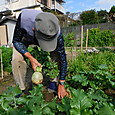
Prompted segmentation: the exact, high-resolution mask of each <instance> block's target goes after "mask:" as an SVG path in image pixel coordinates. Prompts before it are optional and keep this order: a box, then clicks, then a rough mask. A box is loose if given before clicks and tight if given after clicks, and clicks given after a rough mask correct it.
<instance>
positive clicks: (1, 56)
mask: <svg viewBox="0 0 115 115" xmlns="http://www.w3.org/2000/svg"><path fill="white" fill-rule="evenodd" d="M0 53H1V75H2V79H3V64H2V50H1V51H0Z"/></svg>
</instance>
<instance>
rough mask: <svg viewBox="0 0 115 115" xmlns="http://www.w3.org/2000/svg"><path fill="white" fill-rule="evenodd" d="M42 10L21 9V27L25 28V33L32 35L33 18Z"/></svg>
mask: <svg viewBox="0 0 115 115" xmlns="http://www.w3.org/2000/svg"><path fill="white" fill-rule="evenodd" d="M42 12H43V11H40V10H33V9H23V10H22V13H21V28H23V29H25V30H26V32H27V34H29V35H30V36H32V37H33V36H34V33H33V30H32V28H34V27H35V26H34V22H35V18H36V16H37V15H38V14H39V13H42Z"/></svg>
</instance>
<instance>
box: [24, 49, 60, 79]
mask: <svg viewBox="0 0 115 115" xmlns="http://www.w3.org/2000/svg"><path fill="white" fill-rule="evenodd" d="M28 51H29V52H30V53H31V54H32V55H33V56H34V58H35V59H37V60H38V62H39V63H41V64H42V65H43V73H44V74H45V76H46V77H50V78H51V79H53V78H56V77H57V76H58V74H59V70H58V64H57V62H55V61H54V60H52V59H51V56H50V53H48V52H45V51H43V50H42V49H41V48H40V47H35V48H32V47H28ZM26 61H27V63H28V65H29V66H31V64H30V60H29V59H26Z"/></svg>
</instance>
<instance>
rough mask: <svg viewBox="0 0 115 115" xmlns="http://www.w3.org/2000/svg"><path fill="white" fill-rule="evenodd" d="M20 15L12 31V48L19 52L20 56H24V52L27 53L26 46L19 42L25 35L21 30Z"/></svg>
mask: <svg viewBox="0 0 115 115" xmlns="http://www.w3.org/2000/svg"><path fill="white" fill-rule="evenodd" d="M20 22H21V14H20V15H19V17H18V19H17V22H16V27H15V30H14V36H13V41H12V42H13V46H14V47H15V49H16V50H17V51H18V52H20V53H21V54H22V55H24V54H25V53H26V52H28V50H27V48H26V46H25V45H24V44H23V43H22V42H21V40H22V38H23V36H24V34H25V33H26V31H25V30H23V29H21V27H20V26H21V23H20Z"/></svg>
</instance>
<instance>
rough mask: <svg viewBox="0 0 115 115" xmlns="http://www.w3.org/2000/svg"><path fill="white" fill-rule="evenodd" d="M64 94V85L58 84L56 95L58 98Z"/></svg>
mask: <svg viewBox="0 0 115 115" xmlns="http://www.w3.org/2000/svg"><path fill="white" fill-rule="evenodd" d="M65 96H66V90H65V87H64V85H61V84H59V85H58V97H59V99H61V98H64V97H65Z"/></svg>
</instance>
